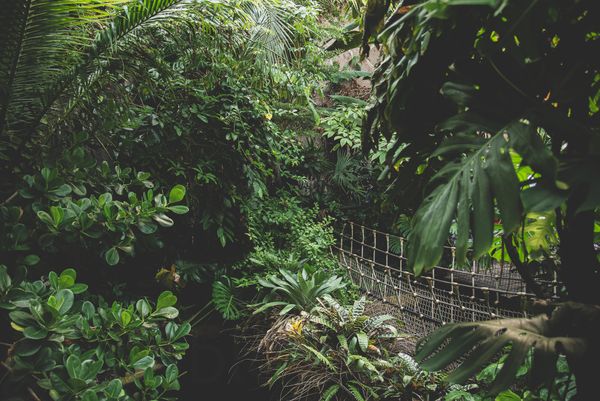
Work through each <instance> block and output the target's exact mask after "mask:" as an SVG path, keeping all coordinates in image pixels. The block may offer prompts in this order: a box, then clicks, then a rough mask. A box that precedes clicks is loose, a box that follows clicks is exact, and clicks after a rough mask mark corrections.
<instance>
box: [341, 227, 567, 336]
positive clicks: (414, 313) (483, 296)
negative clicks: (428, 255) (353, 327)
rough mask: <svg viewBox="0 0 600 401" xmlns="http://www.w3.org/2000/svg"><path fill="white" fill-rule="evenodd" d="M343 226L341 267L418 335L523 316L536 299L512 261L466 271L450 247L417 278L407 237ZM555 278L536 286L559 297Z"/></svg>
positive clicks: (473, 266) (545, 279)
mask: <svg viewBox="0 0 600 401" xmlns="http://www.w3.org/2000/svg"><path fill="white" fill-rule="evenodd" d="M340 223H341V225H340V224H338V225H337V227H336V230H335V233H336V237H337V243H336V244H335V245H334V246H332V252H333V254H334V255H335V256H336V257H337V258H338V261H339V264H340V266H342V267H343V268H345V269H346V270H347V272H348V275H349V277H350V279H351V280H352V282H353V283H354V284H356V285H357V286H358V287H359V288H360V289H361V291H363V292H364V293H366V294H367V295H368V296H370V297H372V298H376V299H379V300H380V301H382V302H383V303H385V304H386V305H388V306H389V307H390V308H391V309H392V310H393V311H395V312H396V314H397V315H402V316H399V317H401V318H402V319H403V320H404V321H405V322H406V324H407V326H409V323H410V326H411V331H413V332H414V333H415V334H424V333H427V332H428V331H430V330H431V329H433V328H435V327H437V326H439V325H443V324H446V323H449V322H461V321H477V320H488V319H490V318H492V319H494V318H502V317H524V316H527V308H526V305H527V304H528V303H529V302H532V301H534V300H535V299H536V297H535V295H534V294H533V293H531V292H529V291H527V289H526V285H525V282H524V280H523V279H522V278H521V276H520V275H519V273H518V272H517V271H516V269H515V268H514V266H512V265H511V264H509V263H507V262H503V261H500V262H498V263H492V264H491V265H490V266H487V267H482V266H480V265H479V264H478V262H477V261H471V262H470V263H469V265H468V269H469V270H465V269H462V268H460V267H458V266H457V265H456V248H455V247H453V246H445V247H444V252H445V255H444V257H443V258H442V261H441V263H438V265H437V266H435V268H434V269H432V270H431V271H430V272H428V273H427V274H425V275H422V276H421V277H416V276H415V275H414V273H413V272H411V271H410V270H408V269H407V258H406V255H405V250H406V243H407V240H406V238H403V237H401V236H397V235H394V234H390V233H386V232H383V231H380V230H377V229H373V228H369V227H366V226H364V225H361V224H357V223H354V222H351V221H343V222H340ZM392 238H395V239H396V240H397V241H399V249H397V250H396V252H393V251H392V250H391V247H390V243H391V239H392ZM443 262H446V263H443ZM444 264H449V266H444ZM551 275H552V277H550V278H541V279H538V280H537V281H538V282H539V283H540V285H542V286H545V287H548V288H550V289H551V293H552V294H553V297H558V292H559V287H560V283H559V282H558V280H557V275H556V273H555V272H551Z"/></svg>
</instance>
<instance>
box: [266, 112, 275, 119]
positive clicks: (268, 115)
mask: <svg viewBox="0 0 600 401" xmlns="http://www.w3.org/2000/svg"><path fill="white" fill-rule="evenodd" d="M265 118H266V119H267V120H271V119H272V118H273V114H271V113H266V114H265Z"/></svg>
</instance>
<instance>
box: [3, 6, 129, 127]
mask: <svg viewBox="0 0 600 401" xmlns="http://www.w3.org/2000/svg"><path fill="white" fill-rule="evenodd" d="M125 2H126V0H106V1H84V0H14V1H10V2H5V4H3V6H2V13H0V42H2V47H1V48H0V88H1V89H0V90H1V91H2V92H1V95H2V96H0V132H3V131H5V130H6V129H7V128H8V129H15V128H19V127H22V126H24V125H27V124H28V123H29V122H31V120H32V119H33V118H34V116H35V112H36V111H37V110H39V109H40V108H41V107H42V99H43V94H44V92H45V90H46V89H47V88H48V84H49V83H51V82H53V81H54V80H55V79H57V78H58V77H59V76H60V75H62V74H63V72H64V71H65V69H67V68H69V67H70V66H72V64H73V63H74V62H75V61H76V59H77V57H78V56H80V55H81V53H82V51H83V50H84V49H85V48H86V46H87V45H89V43H90V37H89V34H88V32H87V30H88V29H89V28H90V27H91V26H92V25H98V24H100V26H102V25H103V24H105V23H106V21H108V20H109V19H110V17H111V15H113V14H114V10H115V8H116V7H118V6H119V5H122V4H123V3H125Z"/></svg>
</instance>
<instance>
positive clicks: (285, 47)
mask: <svg viewBox="0 0 600 401" xmlns="http://www.w3.org/2000/svg"><path fill="white" fill-rule="evenodd" d="M241 7H242V9H243V10H244V11H245V12H246V14H247V16H248V18H249V20H250V21H251V27H250V38H249V41H248V43H249V46H248V48H249V49H251V50H255V51H258V53H260V58H264V60H265V61H267V62H268V63H271V64H273V63H282V62H288V61H289V60H290V49H291V48H292V46H293V31H292V26H291V24H290V23H289V22H288V21H289V19H290V17H291V14H290V10H289V8H287V7H286V6H285V5H284V4H282V3H281V2H278V1H276V0H255V1H249V2H244V3H242V6H241Z"/></svg>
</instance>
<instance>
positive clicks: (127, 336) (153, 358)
mask: <svg viewBox="0 0 600 401" xmlns="http://www.w3.org/2000/svg"><path fill="white" fill-rule="evenodd" d="M21 276H22V275H21ZM76 278H77V275H76V272H75V270H73V269H66V270H64V271H63V272H61V273H60V274H56V273H55V272H50V274H49V275H48V278H47V279H46V280H38V281H34V282H29V281H25V280H23V278H22V277H21V278H19V276H17V275H12V276H11V275H9V274H8V270H7V268H6V266H3V265H2V266H0V307H1V308H2V309H4V310H8V311H10V312H9V314H8V316H9V318H10V326H11V327H12V329H13V332H12V334H11V335H10V336H9V337H5V338H3V340H4V341H5V342H8V341H10V344H9V345H10V348H9V349H8V355H7V359H6V360H5V361H4V362H3V366H4V367H5V368H6V369H7V371H6V373H5V378H6V379H5V380H3V382H2V384H1V385H2V388H1V391H2V394H3V395H5V396H9V395H10V394H15V395H16V394H22V393H23V392H24V391H28V392H29V393H30V394H32V395H35V397H34V398H36V399H39V395H38V394H41V392H42V391H47V392H48V395H49V396H50V397H51V398H52V399H53V400H56V401H58V400H66V399H69V400H81V401H113V400H114V401H116V400H119V401H126V400H133V399H134V393H135V394H136V395H135V399H136V400H154V399H159V398H160V399H164V397H165V396H166V395H165V394H167V393H168V392H170V391H172V390H179V382H178V376H179V373H178V368H177V365H176V363H177V361H178V360H180V359H181V358H182V356H183V354H184V353H185V350H186V349H187V348H188V344H187V343H186V342H185V340H184V337H185V336H187V335H188V334H189V332H190V328H191V327H190V324H189V323H183V324H177V323H175V322H174V321H173V319H175V318H176V317H177V316H178V314H179V312H178V310H177V309H176V308H175V307H174V305H175V303H176V302H177V298H176V297H175V296H174V295H173V294H172V293H171V292H169V291H167V292H163V293H162V294H161V295H160V296H159V297H158V299H157V301H156V304H155V306H153V305H152V304H151V303H150V302H149V301H148V300H146V299H140V300H138V301H137V302H136V303H132V304H129V305H126V304H122V303H118V302H114V303H113V304H112V305H110V306H109V305H107V304H106V303H105V302H103V301H102V300H100V301H99V302H97V303H92V302H90V301H89V300H86V301H84V300H83V299H82V296H83V294H85V292H86V290H87V286H86V285H85V284H81V283H77V282H76ZM4 329H5V328H3V330H4ZM42 398H43V397H42Z"/></svg>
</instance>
